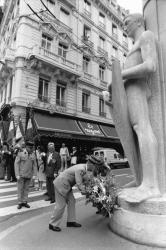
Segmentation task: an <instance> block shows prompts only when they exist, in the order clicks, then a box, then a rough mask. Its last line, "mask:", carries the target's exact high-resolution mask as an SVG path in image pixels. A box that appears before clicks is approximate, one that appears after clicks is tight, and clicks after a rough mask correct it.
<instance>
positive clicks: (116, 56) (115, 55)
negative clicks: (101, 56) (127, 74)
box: [112, 46, 118, 58]
mask: <svg viewBox="0 0 166 250" xmlns="http://www.w3.org/2000/svg"><path fill="white" fill-rule="evenodd" d="M112 56H113V57H115V58H118V49H117V48H116V47H115V46H113V47H112Z"/></svg>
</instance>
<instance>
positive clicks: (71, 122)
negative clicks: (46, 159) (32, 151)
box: [33, 112, 123, 155]
mask: <svg viewBox="0 0 166 250" xmlns="http://www.w3.org/2000/svg"><path fill="white" fill-rule="evenodd" d="M33 120H34V124H35V129H36V131H37V134H38V138H40V143H42V144H43V145H44V146H45V147H46V145H47V143H48V142H49V141H53V142H54V143H55V147H56V150H57V151H59V149H60V147H61V144H62V143H65V144H66V146H67V147H68V149H69V151H71V149H72V147H73V146H76V147H77V149H78V150H79V152H80V154H82V155H85V154H90V153H91V152H92V149H93V148H96V147H107V148H115V149H116V150H118V151H119V152H120V153H122V154H123V149H122V146H121V143H120V140H119V138H118V135H117V133H116V129H115V127H114V126H112V125H109V124H102V123H99V122H94V121H89V120H85V119H80V118H76V117H69V116H64V115H63V116H62V115H58V114H57V115H51V114H48V113H39V112H35V113H34V117H33Z"/></svg>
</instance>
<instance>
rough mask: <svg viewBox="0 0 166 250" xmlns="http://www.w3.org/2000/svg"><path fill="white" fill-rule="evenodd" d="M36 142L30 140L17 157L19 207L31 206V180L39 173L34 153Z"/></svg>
mask: <svg viewBox="0 0 166 250" xmlns="http://www.w3.org/2000/svg"><path fill="white" fill-rule="evenodd" d="M33 149H34V143H33V142H30V141H28V142H27V143H26V148H25V149H24V150H23V151H22V152H19V153H18V155H17V156H16V159H15V175H16V178H17V189H18V207H17V208H18V209H21V208H22V207H23V206H24V207H26V208H30V205H29V204H28V203H27V200H28V191H29V184H30V180H31V178H32V177H33V178H34V179H35V177H36V175H37V166H36V159H35V155H34V153H33Z"/></svg>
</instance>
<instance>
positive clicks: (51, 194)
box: [46, 177, 55, 201]
mask: <svg viewBox="0 0 166 250" xmlns="http://www.w3.org/2000/svg"><path fill="white" fill-rule="evenodd" d="M54 179H55V178H54V177H46V187H47V192H48V197H49V198H50V199H51V200H52V201H54V200H55V191H54V183H53V181H54Z"/></svg>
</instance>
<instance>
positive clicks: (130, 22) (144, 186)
mask: <svg viewBox="0 0 166 250" xmlns="http://www.w3.org/2000/svg"><path fill="white" fill-rule="evenodd" d="M124 28H125V30H126V32H127V34H128V36H129V37H131V38H132V39H133V41H134V45H133V47H132V49H131V51H130V52H129V53H128V55H127V58H126V62H125V65H124V69H123V70H122V72H121V75H122V79H123V80H124V82H123V83H124V89H125V92H126V98H127V109H128V116H129V121H130V124H131V127H132V129H133V131H134V136H135V144H136V149H137V152H136V153H137V160H138V161H140V162H138V164H137V168H139V170H138V169H137V170H136V171H137V172H139V178H140V180H139V181H138V180H137V181H138V183H139V186H138V187H136V188H128V189H124V190H123V191H122V194H121V195H123V196H125V200H126V201H127V202H130V203H140V202H142V201H144V200H146V199H149V198H153V197H158V196H160V191H159V186H158V178H157V166H158V165H157V159H158V142H157V139H156V136H155V134H154V132H153V128H152V126H151V122H150V116H149V107H148V105H149V104H148V102H149V100H150V98H151V88H150V82H151V77H152V76H153V74H154V73H155V71H156V63H157V50H156V42H155V38H154V35H153V33H152V32H151V31H149V30H145V25H144V19H143V17H142V15H140V14H132V15H128V16H127V17H126V18H125V20H124ZM113 94H114V93H112V95H113ZM115 124H116V123H115ZM124 150H125V148H124Z"/></svg>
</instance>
